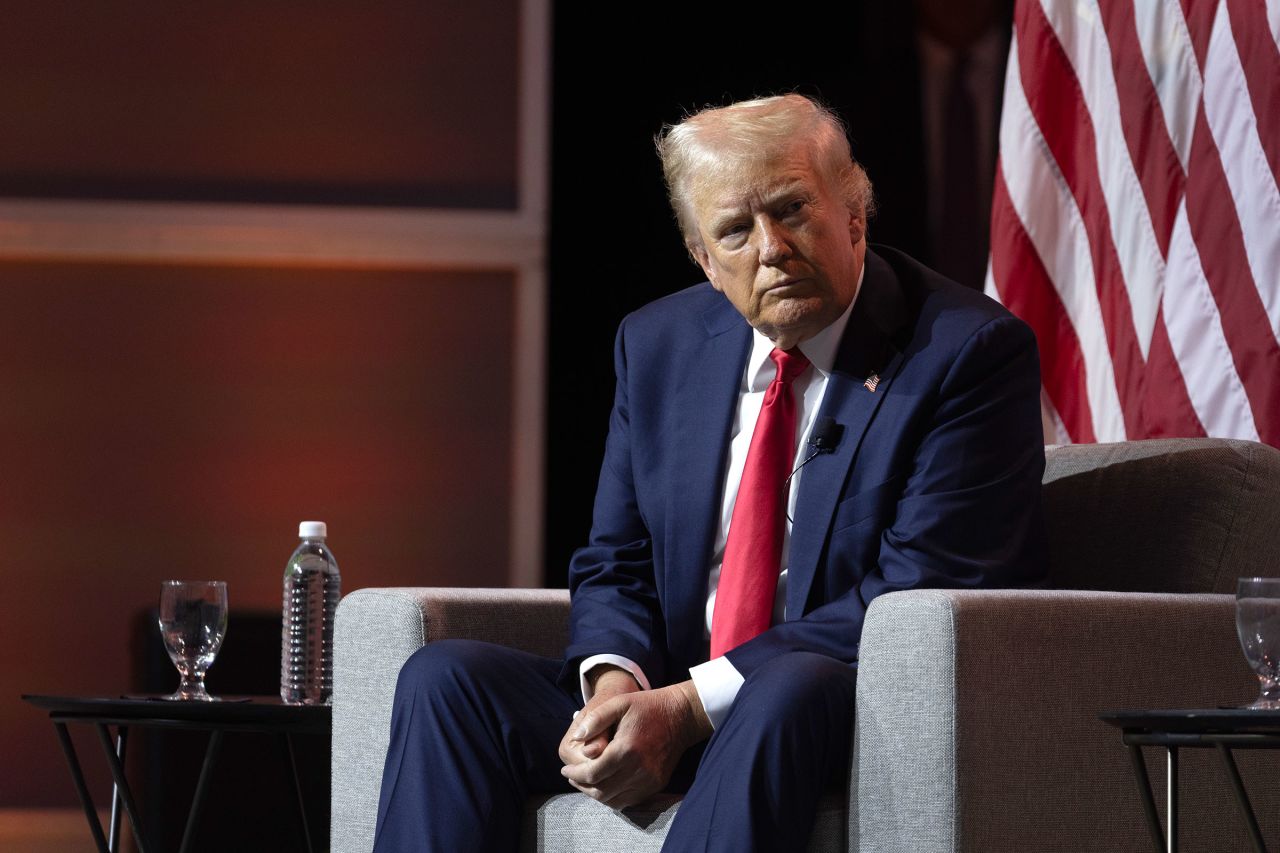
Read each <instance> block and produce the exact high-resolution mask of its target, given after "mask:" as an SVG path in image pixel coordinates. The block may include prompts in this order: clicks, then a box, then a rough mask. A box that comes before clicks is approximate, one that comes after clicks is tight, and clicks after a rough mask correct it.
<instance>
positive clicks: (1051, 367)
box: [991, 166, 1097, 442]
mask: <svg viewBox="0 0 1280 853" xmlns="http://www.w3.org/2000/svg"><path fill="white" fill-rule="evenodd" d="M991 248H992V251H991V269H992V278H993V280H995V281H1002V282H1017V284H1018V286H1017V287H1008V288H1006V290H1005V291H1003V292H1000V299H1001V302H1003V303H1004V304H1005V305H1006V306H1007V307H1008V308H1009V310H1011V311H1013V313H1015V314H1017V315H1018V316H1019V317H1021V318H1022V319H1023V320H1025V321H1026V322H1027V324H1028V325H1030V326H1031V330H1032V331H1033V332H1035V335H1036V341H1037V343H1038V345H1039V347H1040V375H1041V377H1042V382H1043V384H1044V388H1045V391H1046V393H1047V394H1048V396H1049V399H1050V400H1051V401H1052V402H1053V408H1054V409H1055V410H1056V413H1057V416H1058V418H1059V420H1060V422H1061V424H1062V427H1063V428H1064V429H1065V430H1066V433H1067V435H1069V436H1070V437H1071V440H1072V441H1075V442H1092V441H1096V440H1097V439H1096V437H1095V435H1094V431H1093V415H1092V413H1091V412H1090V411H1089V391H1088V388H1087V386H1086V384H1085V362H1084V355H1083V354H1082V353H1081V350H1080V340H1079V338H1077V337H1076V333H1075V330H1074V329H1073V328H1072V324H1071V319H1070V318H1069V317H1068V316H1067V311H1066V308H1064V307H1063V305H1062V300H1061V299H1059V298H1058V292H1057V291H1056V290H1055V289H1054V287H1053V282H1052V281H1051V280H1050V279H1049V274H1048V272H1046V270H1045V268H1044V264H1043V263H1041V262H1040V256H1039V255H1038V254H1037V253H1036V249H1035V246H1033V245H1032V243H1031V238H1030V237H1028V236H1027V232H1026V231H1025V230H1024V229H1023V227H1022V221H1021V220H1020V219H1019V218H1018V214H1017V211H1015V210H1014V207H1013V201H1012V200H1011V199H1010V198H1009V190H1008V187H1007V186H1006V185H1005V182H1004V175H1003V174H1002V170H1001V169H1000V167H998V166H997V168H996V186H995V197H994V199H993V200H992V203H991ZM997 289H998V287H997Z"/></svg>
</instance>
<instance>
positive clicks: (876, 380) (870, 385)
mask: <svg viewBox="0 0 1280 853" xmlns="http://www.w3.org/2000/svg"><path fill="white" fill-rule="evenodd" d="M879 384H880V374H879V373H873V374H871V375H870V376H868V377H867V381H866V382H863V383H862V387H863V388H866V389H867V390H868V391H870V392H871V393H872V394H874V393H875V392H876V386H877V385H879Z"/></svg>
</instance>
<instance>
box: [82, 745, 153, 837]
mask: <svg viewBox="0 0 1280 853" xmlns="http://www.w3.org/2000/svg"><path fill="white" fill-rule="evenodd" d="M94 728H96V729H97V730H98V740H99V741H101V743H102V751H103V752H104V753H105V754H106V756H107V766H109V767H110V768H111V778H112V779H114V780H115V783H116V791H117V792H119V795H120V797H121V799H123V800H124V813H125V816H126V817H128V818H129V827H130V828H131V829H132V830H133V840H134V842H136V843H137V845H138V853H147V845H146V842H145V841H144V840H143V838H144V836H143V834H142V821H140V820H138V806H137V803H135V802H134V800H133V789H131V788H130V787H129V781H128V780H127V779H125V778H124V765H123V764H121V763H120V759H119V758H118V757H117V756H116V748H115V745H114V744H112V743H111V732H110V730H108V729H107V724H106V723H97V724H96V725H94ZM112 799H113V801H114V799H115V794H114V793H113V795H112Z"/></svg>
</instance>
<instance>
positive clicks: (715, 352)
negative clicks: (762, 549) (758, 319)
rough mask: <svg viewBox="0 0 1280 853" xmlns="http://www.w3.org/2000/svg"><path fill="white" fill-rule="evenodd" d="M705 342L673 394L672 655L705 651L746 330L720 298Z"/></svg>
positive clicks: (707, 318) (708, 316)
mask: <svg viewBox="0 0 1280 853" xmlns="http://www.w3.org/2000/svg"><path fill="white" fill-rule="evenodd" d="M702 319H703V323H704V326H705V328H706V332H707V334H706V337H704V338H702V339H701V340H699V341H697V342H695V343H694V345H693V348H692V350H691V351H690V352H689V353H687V354H686V355H685V357H684V358H683V359H682V361H683V363H684V364H687V365H689V371H688V373H687V375H686V379H685V381H684V382H683V383H681V385H680V387H679V389H678V390H677V392H676V393H677V397H678V399H677V405H676V406H675V407H674V409H673V411H674V413H675V418H676V423H675V425H674V426H675V432H674V435H675V436H676V452H675V455H674V458H675V464H674V467H673V468H672V472H673V478H672V482H671V483H670V486H669V488H670V490H671V502H670V507H671V512H670V513H668V515H667V518H666V531H665V533H666V537H665V538H666V541H667V542H668V543H669V548H670V551H669V554H668V557H669V562H668V565H667V574H666V579H667V583H668V585H669V589H670V593H669V595H668V607H669V608H674V609H675V610H677V611H678V612H670V610H669V611H668V613H667V614H666V615H667V623H668V626H669V630H670V634H671V636H672V640H673V642H672V645H673V647H674V648H676V649H686V650H690V652H691V653H692V654H696V653H697V652H695V651H693V650H698V649H702V648H703V647H704V646H705V644H706V641H705V638H704V636H703V626H704V625H705V622H706V617H705V609H706V603H707V575H708V570H709V562H710V559H711V549H712V546H713V545H714V544H715V531H716V529H717V525H718V524H719V519H720V502H721V499H722V497H723V494H722V493H723V487H724V476H725V462H726V460H727V459H728V446H729V432H730V430H731V429H732V428H733V417H734V413H735V411H736V409H737V402H738V389H739V387H740V385H741V381H742V371H743V369H744V364H745V362H746V359H747V356H748V354H749V353H750V351H751V327H750V326H748V325H747V324H746V322H744V321H743V319H742V316H741V315H740V314H738V312H737V310H736V309H734V307H733V305H732V304H731V303H730V302H729V301H728V300H727V299H726V300H724V301H723V302H722V303H721V304H719V305H717V306H716V307H715V308H712V309H710V310H708V311H707V312H706V313H705V314H704V315H703V318H702Z"/></svg>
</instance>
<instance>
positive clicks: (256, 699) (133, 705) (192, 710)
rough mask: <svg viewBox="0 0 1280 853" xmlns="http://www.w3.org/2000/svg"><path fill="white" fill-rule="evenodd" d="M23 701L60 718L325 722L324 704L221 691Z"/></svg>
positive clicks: (329, 712)
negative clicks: (178, 697) (217, 696)
mask: <svg viewBox="0 0 1280 853" xmlns="http://www.w3.org/2000/svg"><path fill="white" fill-rule="evenodd" d="M22 698H23V700H24V701H26V702H29V703H31V704H32V705H35V706H36V707H38V708H44V709H45V710H47V711H49V712H50V715H51V716H54V717H59V718H67V719H71V718H85V719H111V720H133V721H137V722H140V723H141V722H148V723H160V722H165V721H172V722H177V723H212V724H264V725H277V726H285V727H289V728H295V727H296V728H319V727H327V726H328V725H329V720H330V718H331V717H332V712H333V709H332V708H331V707H329V706H328V705H286V704H285V703H284V702H283V701H281V699H280V697H279V696H225V697H221V698H222V701H220V702H170V701H166V700H164V699H162V698H160V697H159V696H43V695H33V694H24V695H23V697H22Z"/></svg>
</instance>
